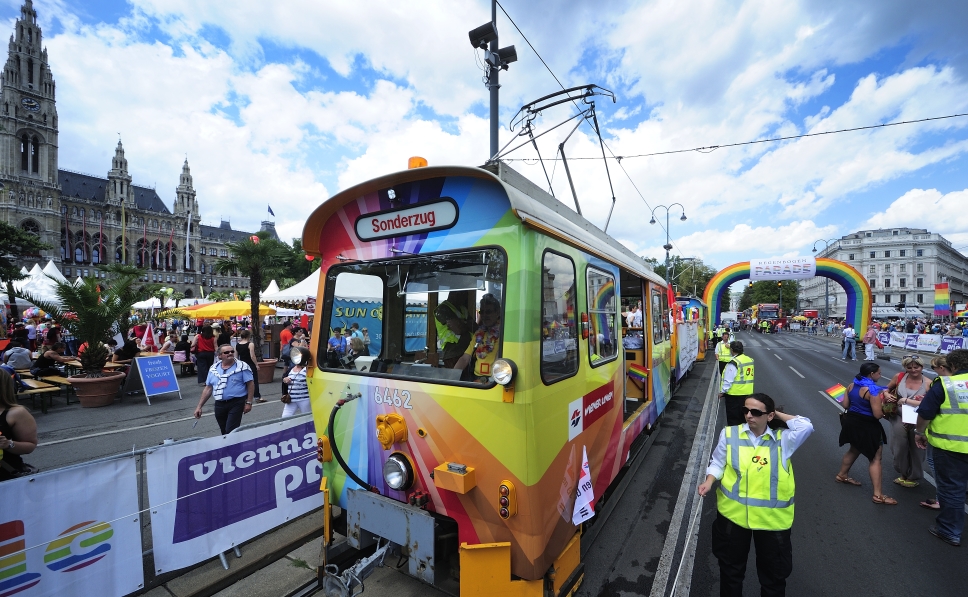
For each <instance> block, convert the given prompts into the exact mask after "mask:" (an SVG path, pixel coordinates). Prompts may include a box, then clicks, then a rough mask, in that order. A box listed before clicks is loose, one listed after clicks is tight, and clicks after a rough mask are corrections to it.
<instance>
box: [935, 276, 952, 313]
mask: <svg viewBox="0 0 968 597" xmlns="http://www.w3.org/2000/svg"><path fill="white" fill-rule="evenodd" d="M934 314H935V315H936V316H938V315H951V294H950V293H949V292H948V283H947V282H942V283H940V284H935V285H934Z"/></svg>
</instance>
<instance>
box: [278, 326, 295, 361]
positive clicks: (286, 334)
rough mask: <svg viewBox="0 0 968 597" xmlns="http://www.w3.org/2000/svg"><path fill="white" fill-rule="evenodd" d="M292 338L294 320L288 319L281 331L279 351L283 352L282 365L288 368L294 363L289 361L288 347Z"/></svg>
mask: <svg viewBox="0 0 968 597" xmlns="http://www.w3.org/2000/svg"><path fill="white" fill-rule="evenodd" d="M291 340H292V321H287V322H285V323H283V324H282V330H280V331H279V351H280V352H281V353H282V354H281V355H280V356H281V357H282V365H283V367H285V368H286V369H289V368H290V367H292V363H291V362H290V361H289V352H288V350H286V348H287V347H288V346H289V342H290V341H291Z"/></svg>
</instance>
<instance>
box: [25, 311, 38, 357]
mask: <svg viewBox="0 0 968 597" xmlns="http://www.w3.org/2000/svg"><path fill="white" fill-rule="evenodd" d="M26 329H27V340H28V342H27V344H28V346H27V348H29V349H30V350H31V352H33V351H35V350H37V322H36V321H35V320H33V319H28V320H27V326H26Z"/></svg>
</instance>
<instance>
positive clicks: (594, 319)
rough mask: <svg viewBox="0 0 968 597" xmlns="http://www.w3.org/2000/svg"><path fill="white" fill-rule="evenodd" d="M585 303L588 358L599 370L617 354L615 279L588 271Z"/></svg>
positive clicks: (595, 271)
mask: <svg viewBox="0 0 968 597" xmlns="http://www.w3.org/2000/svg"><path fill="white" fill-rule="evenodd" d="M585 282H586V290H587V294H586V296H587V299H588V318H589V320H590V324H591V329H590V330H589V335H588V358H589V359H590V360H591V363H592V366H593V367H595V366H598V365H601V364H603V363H606V362H608V361H610V360H612V359H614V358H615V356H616V355H617V354H618V350H617V342H618V340H617V335H616V323H615V317H616V315H615V313H616V311H615V309H616V304H615V277H614V276H612V274H609V273H606V272H603V271H601V270H599V269H595V268H591V267H590V268H588V270H587V271H586V273H585Z"/></svg>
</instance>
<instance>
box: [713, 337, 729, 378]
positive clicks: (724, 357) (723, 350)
mask: <svg viewBox="0 0 968 597" xmlns="http://www.w3.org/2000/svg"><path fill="white" fill-rule="evenodd" d="M716 357H717V358H718V359H719V374H720V375H722V374H723V369H725V368H726V365H728V364H729V362H730V361H732V360H733V353H732V351H730V349H729V332H725V333H724V334H723V341H722V343H720V345H719V346H717V347H716Z"/></svg>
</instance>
